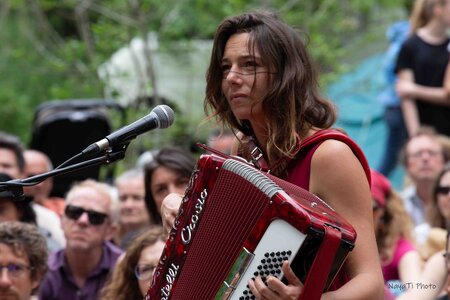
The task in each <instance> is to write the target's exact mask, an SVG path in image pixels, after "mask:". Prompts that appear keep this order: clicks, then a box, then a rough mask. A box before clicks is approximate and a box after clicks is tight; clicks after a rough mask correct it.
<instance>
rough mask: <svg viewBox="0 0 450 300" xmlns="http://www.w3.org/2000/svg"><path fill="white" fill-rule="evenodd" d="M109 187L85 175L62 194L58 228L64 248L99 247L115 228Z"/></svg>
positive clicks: (90, 248)
mask: <svg viewBox="0 0 450 300" xmlns="http://www.w3.org/2000/svg"><path fill="white" fill-rule="evenodd" d="M112 197H113V195H112V190H111V187H110V186H109V185H107V184H105V183H101V182H97V181H95V180H92V179H87V180H84V181H82V182H79V183H76V184H75V185H74V186H73V187H71V189H70V190H69V191H68V193H67V195H66V203H67V205H66V208H65V213H64V216H63V217H62V220H61V221H62V222H61V225H62V228H63V231H64V235H65V237H66V240H67V246H66V251H67V250H70V251H91V250H93V249H97V250H100V251H101V248H102V245H103V243H104V242H106V241H109V240H111V239H112V237H113V235H114V232H115V229H116V227H115V224H114V216H113V207H112V206H113V199H112Z"/></svg>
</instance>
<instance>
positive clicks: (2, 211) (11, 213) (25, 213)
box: [0, 173, 62, 251]
mask: <svg viewBox="0 0 450 300" xmlns="http://www.w3.org/2000/svg"><path fill="white" fill-rule="evenodd" d="M11 179H12V178H11V177H9V176H8V175H6V174H3V173H0V182H5V181H9V180H11ZM6 221H19V222H23V223H28V224H32V225H34V226H36V227H37V228H38V230H39V232H40V233H41V234H42V236H44V237H45V239H46V242H47V247H48V249H49V250H50V251H56V250H58V249H60V248H61V247H62V245H61V244H59V243H58V242H57V241H56V240H55V239H53V237H52V235H51V233H50V232H49V231H47V230H46V229H45V228H44V227H40V226H39V225H37V224H36V223H37V222H36V213H35V210H34V209H33V207H32V205H31V203H30V202H29V201H27V200H26V199H25V200H22V201H20V200H19V201H18V199H16V197H15V196H14V194H13V193H12V192H10V191H3V192H0V222H6Z"/></svg>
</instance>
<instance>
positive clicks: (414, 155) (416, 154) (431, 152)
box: [408, 149, 442, 158]
mask: <svg viewBox="0 0 450 300" xmlns="http://www.w3.org/2000/svg"><path fill="white" fill-rule="evenodd" d="M424 154H428V155H429V156H430V157H436V156H438V155H441V154H442V152H441V151H437V150H429V149H423V150H419V151H416V152H412V153H410V154H409V155H408V156H410V157H412V158H420V157H421V156H422V155H424Z"/></svg>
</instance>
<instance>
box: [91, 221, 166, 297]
mask: <svg viewBox="0 0 450 300" xmlns="http://www.w3.org/2000/svg"><path fill="white" fill-rule="evenodd" d="M164 245H165V243H164V242H163V240H162V228H161V227H160V226H158V225H155V226H152V227H151V228H150V229H149V230H147V231H144V232H143V233H142V234H141V235H140V236H139V237H138V238H136V239H135V240H134V241H132V243H131V244H130V246H129V247H128V249H127V251H126V252H125V253H124V255H123V256H122V259H120V261H119V262H118V263H117V266H116V268H115V269H114V272H113V275H112V277H111V280H110V281H109V283H108V284H107V285H106V286H105V288H104V289H103V291H102V294H101V297H100V299H101V300H109V299H115V300H141V299H142V298H143V297H144V295H145V293H146V292H147V289H148V287H149V285H150V283H151V281H152V275H153V271H154V269H155V267H156V266H157V265H158V262H159V259H160V256H161V253H162V250H163V249H164Z"/></svg>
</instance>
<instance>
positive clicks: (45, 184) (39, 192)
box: [23, 150, 53, 204]
mask: <svg viewBox="0 0 450 300" xmlns="http://www.w3.org/2000/svg"><path fill="white" fill-rule="evenodd" d="M23 155H24V157H25V169H24V177H32V176H36V175H40V174H42V173H45V172H49V171H51V170H52V169H53V165H52V162H51V160H50V158H49V157H48V156H47V155H46V154H45V153H43V152H41V151H38V150H25V151H24V153H23ZM52 188H53V179H52V178H51V177H50V178H47V179H46V180H44V181H42V182H41V183H39V184H36V185H32V186H27V187H24V189H23V191H24V194H25V195H26V196H30V197H32V198H33V200H34V201H36V202H37V203H39V204H44V200H46V199H47V198H48V197H49V196H50V192H51V191H52Z"/></svg>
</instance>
